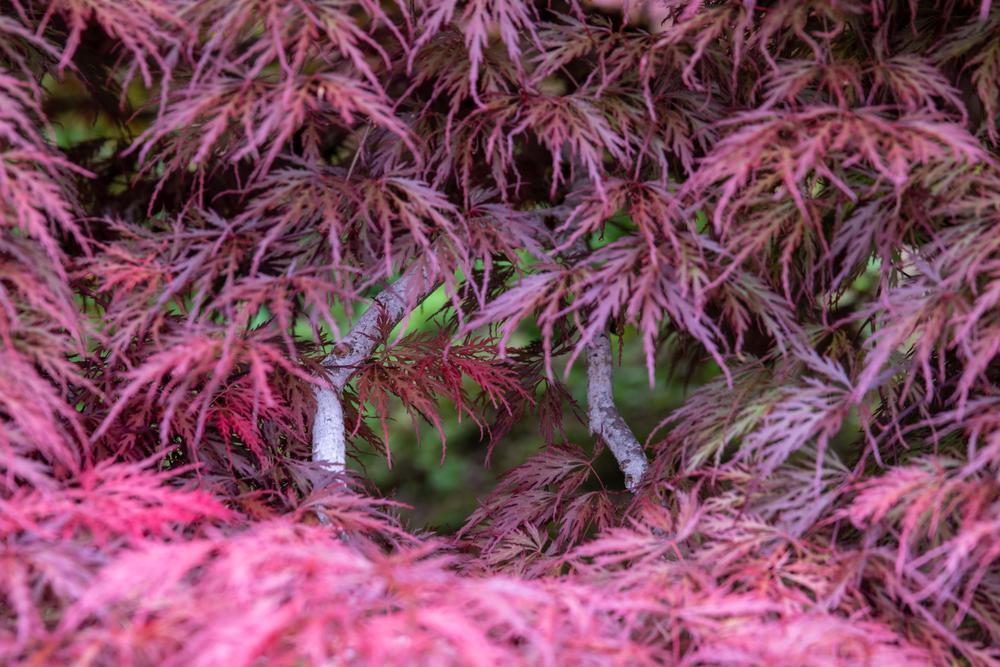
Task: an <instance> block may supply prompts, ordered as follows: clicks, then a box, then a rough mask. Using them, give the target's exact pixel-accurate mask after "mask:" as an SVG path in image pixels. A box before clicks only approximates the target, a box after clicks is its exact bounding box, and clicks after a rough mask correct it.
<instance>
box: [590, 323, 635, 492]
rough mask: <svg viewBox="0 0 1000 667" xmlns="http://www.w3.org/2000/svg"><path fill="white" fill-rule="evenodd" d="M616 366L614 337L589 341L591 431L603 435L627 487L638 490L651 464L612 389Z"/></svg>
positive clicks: (600, 337) (595, 338) (600, 336)
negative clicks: (612, 338) (612, 351)
mask: <svg viewBox="0 0 1000 667" xmlns="http://www.w3.org/2000/svg"><path fill="white" fill-rule="evenodd" d="M613 375H614V369H613V367H612V362H611V339H610V338H609V337H608V334H606V333H601V334H598V335H597V336H595V337H594V339H593V340H591V341H590V342H589V343H588V344H587V416H588V418H589V421H590V431H591V433H596V434H598V435H599V436H601V439H603V440H604V442H605V443H606V444H607V445H608V448H609V449H610V450H611V453H612V454H614V456H615V459H617V460H618V467H619V468H621V470H622V472H623V473H625V486H626V487H627V488H628V490H629V491H635V489H636V487H638V485H639V480H641V479H642V476H643V475H644V474H645V472H646V468H648V467H649V461H648V460H647V459H646V452H644V451H643V449H642V445H641V444H639V441H638V440H637V439H636V437H635V435H634V434H633V433H632V429H630V428H629V426H628V424H626V423H625V420H624V419H623V418H622V416H621V413H619V412H618V407H617V406H616V405H615V398H614V394H613V390H612V384H613V383H612V379H613Z"/></svg>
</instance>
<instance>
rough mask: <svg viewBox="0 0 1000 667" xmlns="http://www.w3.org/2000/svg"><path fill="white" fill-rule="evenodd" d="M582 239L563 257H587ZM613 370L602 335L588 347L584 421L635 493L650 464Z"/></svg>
mask: <svg viewBox="0 0 1000 667" xmlns="http://www.w3.org/2000/svg"><path fill="white" fill-rule="evenodd" d="M587 250H588V248H587V242H586V240H585V239H584V238H583V237H579V238H577V239H575V240H574V241H573V242H572V243H571V244H570V245H569V247H568V249H567V251H566V252H564V253H563V256H564V257H565V258H566V259H568V260H569V261H579V260H580V259H581V258H582V257H583V256H584V255H586V253H587ZM613 387H614V366H613V364H612V361H611V339H610V338H609V337H608V334H607V332H603V331H602V332H601V333H600V334H598V335H596V336H594V338H592V339H591V340H590V342H588V343H587V421H588V426H589V427H590V432H591V433H594V434H596V435H598V436H600V438H601V439H602V440H604V443H605V444H606V445H607V446H608V449H610V450H611V453H612V454H613V455H614V457H615V460H617V461H618V467H619V468H620V469H621V471H622V473H624V475H625V486H626V488H628V490H629V491H635V490H636V488H637V487H638V486H639V481H640V480H641V479H642V476H643V475H644V474H645V472H646V468H648V467H649V460H648V459H647V458H646V452H645V451H644V450H643V448H642V445H641V444H640V443H639V440H638V439H637V438H636V437H635V434H634V433H632V429H631V428H629V425H628V424H627V423H626V422H625V419H624V418H623V417H622V416H621V413H620V412H618V406H617V405H616V404H615V397H614V389H613Z"/></svg>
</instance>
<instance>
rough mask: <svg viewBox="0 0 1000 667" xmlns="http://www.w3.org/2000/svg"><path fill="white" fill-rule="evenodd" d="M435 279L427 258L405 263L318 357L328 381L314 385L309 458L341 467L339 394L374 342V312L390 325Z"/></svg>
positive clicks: (429, 289)
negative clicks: (322, 356)
mask: <svg viewBox="0 0 1000 667" xmlns="http://www.w3.org/2000/svg"><path fill="white" fill-rule="evenodd" d="M439 284H440V281H439V280H435V279H434V278H433V274H432V271H431V268H430V267H429V266H428V262H427V258H426V257H421V258H419V259H417V261H415V262H414V263H413V264H411V265H410V267H409V268H408V269H406V271H404V272H403V275H401V276H400V277H399V279H398V280H397V281H396V282H395V283H393V284H392V285H390V286H389V287H387V288H386V289H385V290H384V291H383V292H382V293H381V294H379V295H378V296H377V297H375V302H374V303H373V304H372V305H371V307H370V308H368V310H366V311H365V312H364V314H362V315H361V317H359V318H358V321H357V322H355V323H354V326H353V327H351V330H350V332H349V333H348V334H347V335H346V336H345V337H344V338H343V339H341V341H340V343H339V344H338V345H337V346H336V347H335V349H334V352H333V353H331V354H330V355H329V356H327V357H326V359H324V360H323V365H324V366H325V367H326V368H327V369H328V370H327V377H328V379H329V380H330V385H329V386H322V387H317V388H316V389H315V390H314V391H315V395H316V417H315V419H314V421H313V435H312V455H313V461H316V462H318V463H323V464H324V465H325V466H326V467H327V468H328V469H330V470H333V471H336V472H341V471H343V470H344V465H345V463H346V461H347V437H346V436H347V429H346V427H345V425H344V406H343V403H342V396H343V392H344V387H345V386H346V385H347V380H348V379H350V377H351V374H352V373H353V372H354V371H355V370H356V369H357V368H358V366H360V365H361V364H363V363H364V362H365V361H366V360H368V358H369V357H371V356H372V353H373V352H374V351H375V348H376V346H378V344H379V330H378V321H379V317H380V316H382V315H383V313H384V316H385V317H386V318H387V319H388V321H389V323H390V324H391V325H392V326H395V325H396V324H398V323H399V322H400V321H401V320H402V319H403V317H404V316H406V314H407V313H409V312H410V311H411V310H412V309H413V308H415V307H416V306H417V305H418V304H419V303H421V302H422V301H423V300H424V299H426V298H427V295H429V294H430V293H431V292H433V291H434V290H435V289H436V288H437V286H438V285H439Z"/></svg>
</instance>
